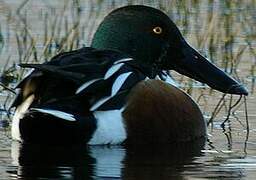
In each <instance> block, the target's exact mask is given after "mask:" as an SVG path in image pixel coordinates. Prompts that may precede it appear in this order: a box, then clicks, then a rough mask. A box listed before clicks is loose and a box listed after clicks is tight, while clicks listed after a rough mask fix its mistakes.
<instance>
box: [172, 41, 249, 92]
mask: <svg viewBox="0 0 256 180" xmlns="http://www.w3.org/2000/svg"><path fill="white" fill-rule="evenodd" d="M183 54H184V58H183V59H180V60H179V61H176V62H175V63H174V65H173V69H174V70H176V71H177V72H179V73H181V74H184V75H186V76H188V77H190V78H193V79H195V80H197V81H200V82H202V83H206V84H207V85H209V86H210V87H211V88H213V89H216V90H219V91H221V92H223V93H228V94H238V95H248V91H247V89H246V88H245V87H244V86H243V85H242V84H240V83H239V82H237V81H236V80H235V79H233V78H232V77H230V76H229V75H228V74H226V73H225V72H223V71H222V70H221V69H219V68H218V67H216V66H215V65H214V64H212V63H211V62H210V61H208V60H207V59H206V58H204V57H203V56H202V55H200V53H198V52H197V51H196V50H194V49H193V48H192V47H190V46H189V45H188V44H185V45H184V47H183Z"/></svg>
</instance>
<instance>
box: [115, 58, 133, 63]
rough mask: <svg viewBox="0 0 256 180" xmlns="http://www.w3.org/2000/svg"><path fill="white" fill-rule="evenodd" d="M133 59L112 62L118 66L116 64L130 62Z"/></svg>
mask: <svg viewBox="0 0 256 180" xmlns="http://www.w3.org/2000/svg"><path fill="white" fill-rule="evenodd" d="M132 60H133V59H132V58H124V59H120V60H118V61H116V62H114V64H118V63H122V62H127V61H132Z"/></svg>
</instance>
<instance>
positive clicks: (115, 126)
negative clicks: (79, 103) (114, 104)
mask: <svg viewBox="0 0 256 180" xmlns="http://www.w3.org/2000/svg"><path fill="white" fill-rule="evenodd" d="M122 111H123V109H121V110H110V111H95V112H94V113H93V114H94V116H95V118H96V119H97V129H96V131H95V132H94V134H93V136H92V138H91V140H90V141H89V142H88V144H89V145H100V144H101V145H102V144H120V143H122V142H123V141H124V140H125V139H126V137H127V135H126V130H125V126H124V123H123V118H122Z"/></svg>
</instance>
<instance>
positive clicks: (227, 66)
mask: <svg viewBox="0 0 256 180" xmlns="http://www.w3.org/2000/svg"><path fill="white" fill-rule="evenodd" d="M132 4H143V5H149V6H152V7H156V8H159V9H161V10H163V11H164V12H165V13H167V14H168V15H169V16H170V17H171V19H172V20H173V21H174V22H175V23H176V24H177V26H178V27H179V29H180V30H181V32H182V34H183V35H184V36H185V38H186V39H187V41H188V42H189V43H190V44H191V45H192V46H193V47H195V48H196V49H198V50H199V51H200V52H201V53H202V54H203V55H204V56H206V57H207V58H208V59H209V60H210V61H212V62H214V63H215V64H217V65H218V66H219V67H221V68H222V69H223V70H224V71H226V72H227V73H229V74H231V75H232V76H233V77H234V78H236V79H237V80H239V81H240V82H241V83H243V84H245V85H246V86H247V88H248V90H249V91H250V96H249V97H248V107H249V108H248V113H249V116H250V117H252V118H253V117H254V118H255V116H256V115H255V113H254V111H255V110H254V109H255V103H256V101H255V99H254V96H255V95H254V91H255V73H256V69H255V68H256V67H255V66H256V50H255V47H256V0H232V1H230V0H73V1H70V0H63V1H52V0H23V1H17V0H0V81H1V87H0V90H1V100H2V102H3V103H2V105H1V110H2V111H1V112H2V119H3V115H4V112H5V110H6V109H7V107H8V105H9V103H10V102H11V100H12V99H13V97H14V93H12V88H13V87H14V86H15V84H16V83H17V82H18V81H19V80H20V79H21V78H22V77H23V76H24V73H25V71H24V70H23V69H21V68H19V67H18V64H19V63H27V62H30V63H31V62H33V63H41V62H45V61H49V60H50V59H51V57H53V56H54V55H56V54H58V53H60V52H64V51H70V50H72V49H77V48H80V47H83V46H90V41H91V39H92V36H93V33H94V32H95V30H96V28H97V26H98V25H99V23H100V22H101V21H102V19H103V18H104V16H106V15H107V14H108V13H109V12H110V11H111V10H113V9H115V8H117V7H121V6H124V5H132ZM172 74H173V75H174V77H175V79H176V80H177V81H178V82H180V83H181V84H182V87H183V89H184V90H185V91H187V92H188V93H189V94H190V95H192V96H193V97H194V99H195V100H196V101H197V102H198V103H199V104H200V106H201V108H202V111H203V112H204V114H205V117H206V118H207V119H208V120H209V119H213V118H217V120H220V121H222V122H223V120H224V119H225V118H226V116H227V113H230V112H231V111H230V109H231V107H232V105H233V104H234V103H235V101H236V100H237V99H238V98H239V97H232V96H230V95H227V96H223V94H222V93H219V92H216V91H213V90H211V89H210V88H209V87H207V86H205V85H204V84H200V83H197V82H195V81H193V80H190V79H188V78H185V77H183V76H181V75H178V74H176V73H172ZM243 103H244V101H241V103H239V104H238V106H237V107H236V108H234V109H233V111H232V112H233V113H232V115H231V116H229V114H228V116H229V118H231V119H232V118H233V119H236V120H238V122H239V123H240V124H242V126H243V127H244V122H241V121H243V119H245V115H244V109H243V106H242V104H243ZM229 111H230V112H229ZM254 127H256V126H254Z"/></svg>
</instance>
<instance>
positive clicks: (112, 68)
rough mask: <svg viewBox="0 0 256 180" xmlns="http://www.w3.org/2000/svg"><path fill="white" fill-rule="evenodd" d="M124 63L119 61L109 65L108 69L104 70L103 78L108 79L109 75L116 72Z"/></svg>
mask: <svg viewBox="0 0 256 180" xmlns="http://www.w3.org/2000/svg"><path fill="white" fill-rule="evenodd" d="M123 65H124V63H120V64H115V65H113V66H111V67H110V68H109V69H108V71H107V72H106V74H105V76H104V79H108V78H109V77H111V76H112V75H113V74H114V73H115V72H117V71H118V70H119V69H120V68H121V67H122V66H123Z"/></svg>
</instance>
